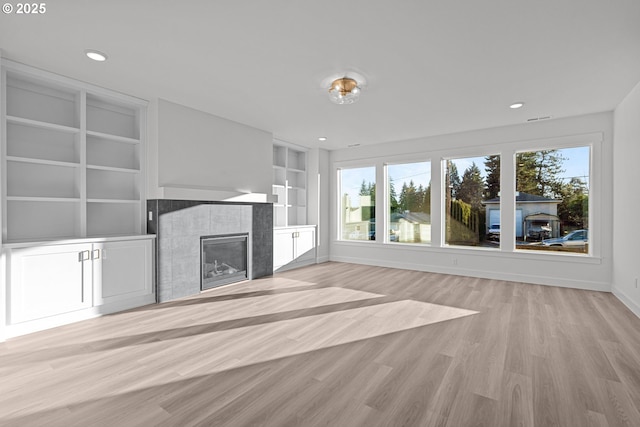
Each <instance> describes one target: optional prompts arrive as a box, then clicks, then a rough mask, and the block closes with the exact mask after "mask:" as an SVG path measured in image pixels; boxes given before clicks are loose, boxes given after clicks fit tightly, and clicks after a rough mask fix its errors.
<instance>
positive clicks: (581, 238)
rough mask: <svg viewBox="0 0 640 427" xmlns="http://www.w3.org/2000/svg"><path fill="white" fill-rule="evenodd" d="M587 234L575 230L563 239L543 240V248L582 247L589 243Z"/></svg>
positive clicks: (584, 231) (586, 231)
mask: <svg viewBox="0 0 640 427" xmlns="http://www.w3.org/2000/svg"><path fill="white" fill-rule="evenodd" d="M588 234H589V233H588V230H575V231H572V232H571V233H569V234H567V235H566V236H564V237H558V238H557V239H545V240H543V241H542V244H543V245H545V246H565V247H584V246H585V245H586V244H587V243H588V242H589V240H588V238H587V237H588Z"/></svg>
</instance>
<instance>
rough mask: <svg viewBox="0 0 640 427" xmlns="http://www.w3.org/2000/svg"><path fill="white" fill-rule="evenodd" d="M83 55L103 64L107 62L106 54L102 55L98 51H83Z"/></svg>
mask: <svg viewBox="0 0 640 427" xmlns="http://www.w3.org/2000/svg"><path fill="white" fill-rule="evenodd" d="M84 54H85V55H87V56H88V57H89V58H90V59H93V60H94V61H98V62H104V61H106V60H107V54H106V53H102V52H100V51H98V50H94V49H87V50H85V51H84Z"/></svg>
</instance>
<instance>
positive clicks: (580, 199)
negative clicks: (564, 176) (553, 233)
mask: <svg viewBox="0 0 640 427" xmlns="http://www.w3.org/2000/svg"><path fill="white" fill-rule="evenodd" d="M560 196H561V197H562V202H561V203H560V204H559V205H558V216H559V217H560V220H561V221H562V222H563V223H564V224H566V225H571V226H574V227H578V228H587V227H588V224H587V220H588V218H589V194H588V187H587V184H586V183H585V182H584V181H582V180H581V179H580V178H571V180H570V181H569V182H567V183H565V184H563V185H562V188H561V190H560Z"/></svg>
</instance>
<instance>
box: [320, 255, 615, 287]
mask: <svg viewBox="0 0 640 427" xmlns="http://www.w3.org/2000/svg"><path fill="white" fill-rule="evenodd" d="M330 258H331V261H337V262H347V263H351V264H363V265H373V266H380V267H389V268H399V269H403V270H416V271H425V272H430V273H441V274H452V275H454V276H469V277H478V278H481V279H495V280H505V281H510V282H522V283H531V284H534V285H547V286H559V287H563V288H574V289H585V290H589V291H600V292H611V285H610V284H609V283H603V282H587V281H584V280H570V279H558V278H556V277H547V276H539V275H530V274H517V273H501V272H496V271H491V272H488V271H481V270H472V269H467V268H463V267H444V266H441V265H428V264H414V263H405V262H390V261H385V260H381V259H366V258H358V257H345V256H331V257H330Z"/></svg>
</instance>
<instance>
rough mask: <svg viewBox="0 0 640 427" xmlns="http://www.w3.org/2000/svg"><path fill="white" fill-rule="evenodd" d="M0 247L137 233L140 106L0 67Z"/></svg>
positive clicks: (142, 133)
mask: <svg viewBox="0 0 640 427" xmlns="http://www.w3.org/2000/svg"><path fill="white" fill-rule="evenodd" d="M2 72H3V75H4V76H6V78H5V79H3V83H4V84H5V85H4V86H3V87H1V88H0V93H2V94H3V95H5V94H6V101H5V102H3V103H2V104H0V105H2V107H3V108H4V109H3V110H2V112H1V114H0V118H3V122H2V123H0V128H4V129H6V132H5V134H4V135H2V136H3V139H2V143H3V151H2V152H3V157H2V163H1V164H0V170H1V171H2V176H1V177H0V182H3V183H4V187H3V192H2V198H3V204H2V206H3V214H2V215H0V216H1V217H2V228H3V235H2V239H3V242H7V241H12V242H19V241H33V240H34V239H46V240H49V239H56V238H86V237H89V236H93V235H114V234H118V235H127V234H130V235H139V234H142V233H143V231H144V226H145V218H144V209H143V201H144V200H145V199H144V180H143V176H144V173H145V171H144V165H145V161H144V156H145V153H146V150H145V148H144V144H145V139H146V121H145V120H146V101H142V100H140V99H136V98H133V97H129V96H126V95H122V94H119V93H115V92H111V91H109V90H106V89H103V88H98V87H96V86H91V85H89V84H86V83H82V82H78V81H74V80H72V79H68V78H64V77H61V76H57V75H54V74H51V73H48V72H46V71H42V70H36V69H33V68H31V67H28V66H25V65H22V64H17V63H15V62H12V61H10V60H7V61H3V62H2Z"/></svg>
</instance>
